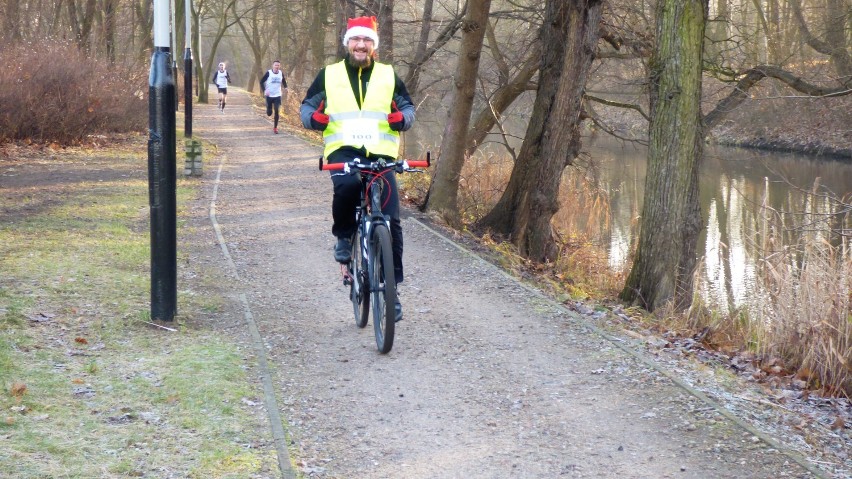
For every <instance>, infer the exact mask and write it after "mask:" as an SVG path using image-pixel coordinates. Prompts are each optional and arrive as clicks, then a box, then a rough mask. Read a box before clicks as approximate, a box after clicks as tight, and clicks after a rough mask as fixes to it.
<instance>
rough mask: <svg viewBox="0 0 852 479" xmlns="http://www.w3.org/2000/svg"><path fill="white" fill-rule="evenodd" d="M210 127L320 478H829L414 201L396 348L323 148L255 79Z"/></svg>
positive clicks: (302, 467)
mask: <svg viewBox="0 0 852 479" xmlns="http://www.w3.org/2000/svg"><path fill="white" fill-rule="evenodd" d="M194 129H195V131H196V133H197V135H198V136H200V137H201V138H203V139H205V140H206V141H211V142H213V143H215V144H216V145H218V148H219V150H220V153H221V154H222V155H224V166H223V169H222V174H221V183H220V186H219V189H218V201H217V202H216V214H217V219H218V222H219V224H220V225H221V230H222V235H223V237H224V239H225V241H226V244H227V247H228V249H229V251H230V255H231V257H232V258H233V261H234V263H235V264H236V267H237V269H238V271H239V276H240V278H242V279H241V280H240V281H233V280H231V279H230V278H229V277H227V276H224V275H223V277H222V281H223V282H225V283H226V285H227V287H228V288H229V290H230V291H231V293H233V294H234V295H238V294H241V293H242V294H245V295H246V297H247V299H248V304H249V305H250V307H251V310H252V312H253V315H254V318H255V320H256V322H257V325H258V327H259V330H260V333H261V336H262V338H263V341H264V343H265V346H266V348H267V351H268V357H269V359H270V365H271V367H272V376H273V382H274V386H275V393H276V395H277V399H278V403H279V405H280V406H281V414H282V416H283V418H284V420H285V421H286V423H287V424H286V428H287V432H288V435H289V439H290V440H291V454H292V455H293V457H294V461H295V463H296V464H297V466H298V467H297V469H298V470H299V471H300V473H302V474H304V475H305V476H308V477H324V478H325V477H337V478H509V477H511V478H552V477H575V478H580V477H595V478H602V477H612V478H616V477H617V478H666V477H670V478H781V477H813V476H812V475H811V474H810V473H808V472H807V471H806V470H805V469H803V468H802V467H801V466H799V465H797V464H795V463H794V462H793V461H791V460H790V458H789V457H787V456H785V455H783V454H781V453H779V452H778V451H776V450H774V449H772V447H771V446H769V445H767V444H765V443H763V442H762V441H759V440H758V439H757V438H756V437H754V436H753V435H752V434H751V433H748V432H747V431H745V430H743V429H741V428H740V427H738V426H737V425H736V424H734V423H732V422H731V421H729V420H727V419H726V418H725V417H723V416H721V415H719V414H718V413H717V412H716V410H715V409H713V408H712V407H708V405H707V404H706V403H704V402H702V401H700V400H698V399H696V398H695V397H693V396H692V395H690V394H689V393H688V392H687V391H685V390H683V389H681V388H679V387H677V386H676V385H675V384H673V383H672V382H671V381H670V380H669V379H668V378H666V377H665V376H663V375H661V374H660V373H658V372H657V371H655V370H654V369H652V368H649V367H648V366H647V365H646V364H645V363H643V362H642V361H639V360H637V359H636V358H635V357H634V356H632V355H629V354H627V353H625V352H624V351H622V350H621V349H619V348H617V347H615V346H614V345H613V343H611V342H610V341H608V340H606V339H604V338H602V337H601V336H599V335H597V334H595V333H593V332H590V331H589V330H588V328H586V327H584V325H583V323H582V322H580V321H578V320H577V319H576V318H575V317H573V316H572V315H571V313H569V312H567V311H566V310H564V309H563V308H560V307H558V306H557V305H555V304H554V303H551V302H549V301H546V300H544V299H542V298H541V297H539V296H537V295H534V294H532V293H531V292H530V291H528V290H527V289H526V288H524V287H522V286H521V285H519V284H518V283H517V282H515V281H514V280H512V279H510V278H508V277H507V276H506V275H504V274H502V273H501V272H500V271H498V270H497V269H496V268H494V267H492V266H490V265H488V264H487V263H485V262H483V261H481V260H480V259H478V258H476V257H473V256H470V255H468V254H466V253H464V252H462V251H460V250H459V249H458V248H456V247H454V246H453V245H452V244H450V243H448V242H447V241H446V240H444V239H443V238H442V237H440V236H437V235H435V234H433V233H432V232H431V231H430V230H429V229H427V228H426V227H424V226H423V224H422V223H420V222H419V221H416V220H415V219H414V218H413V217H412V216H410V215H411V213H410V212H409V213H408V214H409V217H407V218H406V219H405V220H404V221H403V228H404V230H405V264H406V280H405V282H404V283H403V284H402V285H401V290H400V297H401V300H402V303H403V305H404V308H405V320H404V321H403V322H401V323H399V324H398V328H397V338H396V342H395V344H394V348H393V351H392V352H391V353H390V354H388V355H386V356H383V355H379V354H378V353H377V352H376V348H375V340H374V338H373V331H372V324H370V325H368V327H367V328H365V329H358V328H356V327H355V324H354V321H353V318H352V312H351V305H350V303H349V302H348V299H347V289H346V288H345V287H344V286H343V285H342V282H341V280H340V278H339V272H338V267H337V264H336V263H335V262H334V261H333V260H332V246H333V243H334V240H333V237H332V236H331V233H330V229H331V204H330V202H331V182H330V180H329V179H328V176H327V173H321V172H319V171H317V158H318V157H319V155H320V153H321V151H320V149H319V148H318V147H315V146H311V145H309V144H307V143H306V142H304V141H302V140H300V139H298V138H297V137H295V136H292V135H290V134H287V133H286V132H283V130H282V132H283V133H282V134H278V135H273V134H272V126H271V123H267V122H265V121H264V120H263V119H262V118H260V117H259V116H258V114H257V112H256V111H253V110H252V107H251V106H250V105H249V100H248V97H247V96H246V94H245V93H244V92H242V91H240V90H234V91H232V92H230V93H229V101H228V107H227V110H226V113H225V114H224V115H223V114H221V113H219V112H218V110H216V108H215V107H214V106H212V105H211V106H208V105H198V106H196V110H195V127H194ZM205 155H206V156H205V161H206V163H205V186H206V187H205V190H204V191H206V192H207V193H208V194H209V193H210V191H211V185H212V183H213V179H214V178H215V173H216V171H215V170H216V167H217V165H218V159H217V160H215V161H214V160H213V159H212V156H213V155H211V154H210V152H206V153H205ZM207 201H208V202H209V199H207ZM211 230H212V229H211ZM211 238H213V235H212V232H211ZM214 241H215V239H211V240H210V243H211V244H212V243H213V242H214ZM219 261H221V262H222V268H223V271H224V270H226V269H227V265H226V264H225V259H224V257H222V258H219ZM226 334H232V333H226Z"/></svg>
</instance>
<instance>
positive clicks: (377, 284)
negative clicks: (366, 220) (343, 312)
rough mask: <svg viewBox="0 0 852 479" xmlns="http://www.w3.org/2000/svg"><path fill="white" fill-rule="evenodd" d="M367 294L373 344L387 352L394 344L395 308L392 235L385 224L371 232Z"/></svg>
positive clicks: (381, 351)
mask: <svg viewBox="0 0 852 479" xmlns="http://www.w3.org/2000/svg"><path fill="white" fill-rule="evenodd" d="M370 240H371V241H370V264H369V270H370V296H371V297H372V298H371V300H372V303H373V304H372V306H373V328H374V329H375V331H376V346H377V347H378V349H379V352H380V353H382V354H386V353H388V352H390V350H391V348H392V347H393V333H394V324H395V323H394V320H395V319H396V311H395V309H394V304H395V303H396V279H395V278H394V270H393V251H392V250H391V236H390V231H389V230H388V227H387V225H384V224H378V225H375V226H373V232H372V234H371V235H370Z"/></svg>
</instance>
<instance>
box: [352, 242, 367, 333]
mask: <svg viewBox="0 0 852 479" xmlns="http://www.w3.org/2000/svg"><path fill="white" fill-rule="evenodd" d="M365 266H366V263H365V262H364V256H363V251H362V250H361V231H360V230H359V231H357V232H356V233H355V237H354V238H353V239H352V259H351V260H350V261H349V276H351V278H352V282H351V283H350V284H349V299H351V300H352V311H353V312H354V313H355V325H356V326H358V327H359V328H363V327H364V326H366V325H367V318H368V317H369V316H370V293H369V291H370V288H369V282H368V281H367V271H366V270H365V269H364V268H365Z"/></svg>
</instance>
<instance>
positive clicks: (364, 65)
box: [348, 52, 373, 69]
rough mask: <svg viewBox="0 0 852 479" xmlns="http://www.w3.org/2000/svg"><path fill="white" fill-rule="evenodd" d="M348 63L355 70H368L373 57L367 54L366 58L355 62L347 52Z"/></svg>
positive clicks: (350, 53)
mask: <svg viewBox="0 0 852 479" xmlns="http://www.w3.org/2000/svg"><path fill="white" fill-rule="evenodd" d="M348 61H349V64H350V65H352V66H353V67H355V68H361V69H363V68H369V67H370V65H371V64H372V63H373V56H372V55H370V54H367V58H365V59H363V60H356V59H355V57H354V56H353V55H352V52H349V57H348Z"/></svg>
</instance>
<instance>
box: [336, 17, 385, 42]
mask: <svg viewBox="0 0 852 479" xmlns="http://www.w3.org/2000/svg"><path fill="white" fill-rule="evenodd" d="M378 26H379V25H378V23H377V22H376V17H357V18H350V19H349V20H348V21H347V22H346V33H345V34H344V35H343V46H344V47H345V46H347V45H348V44H349V39H350V38H352V37H367V38H370V39H372V40H373V50H377V49H378V48H379V33H378V32H377V31H376V30H378Z"/></svg>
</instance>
